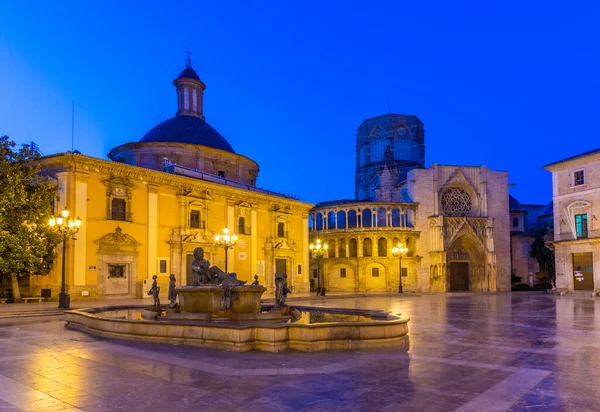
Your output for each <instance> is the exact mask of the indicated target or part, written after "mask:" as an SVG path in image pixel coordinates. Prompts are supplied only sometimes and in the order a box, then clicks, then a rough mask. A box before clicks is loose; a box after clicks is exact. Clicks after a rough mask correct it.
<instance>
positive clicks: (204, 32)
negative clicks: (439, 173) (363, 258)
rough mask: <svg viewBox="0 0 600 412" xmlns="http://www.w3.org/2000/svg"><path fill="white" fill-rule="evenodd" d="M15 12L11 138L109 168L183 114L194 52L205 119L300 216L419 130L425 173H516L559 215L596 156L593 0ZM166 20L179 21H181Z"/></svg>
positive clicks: (4, 91) (528, 193)
mask: <svg viewBox="0 0 600 412" xmlns="http://www.w3.org/2000/svg"><path fill="white" fill-rule="evenodd" d="M84 3H86V4H87V3H92V2H76V1H72V2H46V1H44V2H42V1H40V2H37V4H36V2H35V1H34V2H26V3H23V2H8V1H6V2H2V4H0V16H2V23H1V26H0V91H1V98H0V134H8V135H9V136H10V137H11V138H12V139H13V140H15V141H17V142H19V143H25V142H29V141H32V140H33V141H35V142H36V143H38V144H39V146H40V148H41V151H42V152H43V153H44V154H51V153H55V152H60V151H66V150H70V148H71V101H72V100H74V101H75V113H76V115H75V149H77V150H80V151H81V152H82V153H84V154H87V155H91V156H95V157H102V158H105V157H106V154H107V153H108V151H109V150H110V149H111V148H112V147H114V146H117V145H119V144H122V143H125V142H129V141H137V140H139V139H140V138H141V137H142V136H143V135H144V134H145V133H146V132H147V131H148V130H149V129H151V128H152V127H153V126H155V125H156V124H158V123H159V122H161V121H163V120H166V119H167V118H169V117H172V116H173V115H174V114H175V111H176V100H175V88H174V87H173V85H172V81H173V79H174V78H175V77H176V76H177V75H178V74H179V72H180V71H181V70H182V69H183V68H184V66H185V54H184V51H185V48H186V47H187V48H188V49H189V50H191V51H192V53H193V54H192V65H193V67H194V68H195V69H196V71H197V72H198V74H199V75H200V77H201V79H202V80H203V81H204V82H205V83H206V84H207V89H206V92H205V98H204V105H205V115H206V120H207V121H208V122H209V123H210V124H211V125H212V126H213V127H215V128H216V129H217V130H218V131H219V132H221V134H222V135H223V136H225V137H226V138H227V139H228V140H229V142H230V143H231V145H232V146H233V148H234V149H235V150H236V152H237V153H240V154H244V155H246V156H248V157H250V158H252V159H254V160H256V161H257V162H258V163H259V165H260V169H261V170H260V174H259V178H258V185H259V186H261V187H266V188H269V189H273V190H279V191H283V192H286V193H293V194H295V195H296V196H299V197H300V198H301V199H302V200H305V201H308V202H312V203H316V202H318V201H325V200H333V199H341V198H352V197H353V196H354V167H355V134H356V128H357V127H358V125H359V124H360V123H361V122H362V120H364V119H365V118H368V117H373V116H377V115H380V114H385V113H387V112H388V102H390V103H391V110H392V112H393V113H403V114H414V115H416V116H417V117H419V119H421V121H423V122H424V123H425V144H426V162H427V165H429V164H431V163H432V162H437V163H440V164H452V165H481V164H485V165H487V166H488V167H490V168H491V169H493V170H505V171H508V172H509V180H510V183H513V184H516V186H515V187H513V188H511V194H513V195H514V196H516V197H517V198H518V199H519V200H520V201H521V202H522V203H547V202H548V201H549V200H550V198H551V179H550V173H549V172H546V171H544V170H542V166H543V165H544V164H547V163H549V162H552V161H555V160H558V159H561V158H563V157H566V156H570V155H573V154H577V153H580V152H583V151H586V150H590V149H594V148H597V147H598V146H600V145H599V144H598V137H599V135H598V128H597V126H596V119H597V118H598V110H599V104H598V99H599V98H598V96H600V80H599V76H598V73H600V68H599V62H600V53H599V52H600V51H599V42H598V41H599V40H600V34H599V33H598V26H599V25H598V21H599V20H600V13H599V8H600V6H598V5H596V3H597V2H592V1H590V2H580V1H576V2H554V3H553V2H552V1H550V2H548V1H503V2H496V1H478V2H468V1H453V2H448V1H438V2H424V1H413V2H410V3H409V2H404V1H390V2H383V1H380V2H360V3H358V2H357V4H360V5H357V6H353V5H352V4H351V3H349V2H323V1H314V2H312V1H303V2H287V1H272V2H260V1H259V2H246V1H240V2H236V3H233V2H225V1H223V2H220V1H212V2H201V1H189V2H185V1H179V2H174V3H173V2H172V3H168V2H158V1H154V2H153V1H146V2H140V3H138V4H136V5H133V2H123V1H105V2H94V3H95V4H94V5H92V6H88V5H86V6H84ZM168 4H170V5H168Z"/></svg>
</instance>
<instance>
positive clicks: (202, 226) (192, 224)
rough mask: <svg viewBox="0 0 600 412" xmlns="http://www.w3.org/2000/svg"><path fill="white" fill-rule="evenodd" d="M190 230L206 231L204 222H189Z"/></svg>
mask: <svg viewBox="0 0 600 412" xmlns="http://www.w3.org/2000/svg"><path fill="white" fill-rule="evenodd" d="M190 229H206V220H201V221H197V220H192V221H191V222H190Z"/></svg>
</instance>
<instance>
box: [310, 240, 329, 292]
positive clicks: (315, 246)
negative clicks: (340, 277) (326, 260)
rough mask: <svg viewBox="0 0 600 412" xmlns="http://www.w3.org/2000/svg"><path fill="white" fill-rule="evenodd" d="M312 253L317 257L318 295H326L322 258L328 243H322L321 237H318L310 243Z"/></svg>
mask: <svg viewBox="0 0 600 412" xmlns="http://www.w3.org/2000/svg"><path fill="white" fill-rule="evenodd" d="M308 248H309V249H310V251H311V253H312V255H313V256H314V257H316V258H317V283H318V285H317V296H319V295H320V296H325V288H324V287H323V283H322V281H321V259H322V258H323V255H324V254H325V251H326V250H327V248H328V246H327V244H321V239H317V240H316V241H315V243H312V242H311V243H310V244H309V245H308Z"/></svg>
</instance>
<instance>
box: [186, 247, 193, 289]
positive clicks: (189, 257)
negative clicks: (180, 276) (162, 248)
mask: <svg viewBox="0 0 600 412" xmlns="http://www.w3.org/2000/svg"><path fill="white" fill-rule="evenodd" d="M192 263H194V255H191V254H190V255H186V256H185V285H186V286H192V282H193V281H194V274H193V272H192Z"/></svg>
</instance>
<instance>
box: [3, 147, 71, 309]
mask: <svg viewBox="0 0 600 412" xmlns="http://www.w3.org/2000/svg"><path fill="white" fill-rule="evenodd" d="M15 146H16V145H15V142H13V141H11V140H9V138H8V136H2V137H0V277H3V278H10V279H11V283H12V289H13V294H14V297H15V302H18V301H21V293H20V291H19V283H18V279H19V278H22V277H27V276H29V275H32V274H36V275H46V274H48V273H49V272H50V266H51V264H52V262H53V261H54V257H55V252H56V246H57V245H58V243H59V242H60V241H61V239H60V236H59V235H58V234H57V233H56V232H55V231H54V230H52V228H50V226H49V225H48V219H49V218H50V217H51V216H52V214H53V206H52V204H53V202H54V201H55V200H56V199H57V198H58V188H57V187H56V186H55V185H54V184H52V182H51V181H50V179H49V178H47V177H44V176H42V175H41V174H40V173H39V172H40V165H39V162H38V160H39V159H40V154H39V152H38V151H37V150H35V147H33V145H32V146H23V147H22V148H21V149H19V150H16V149H15Z"/></svg>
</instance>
